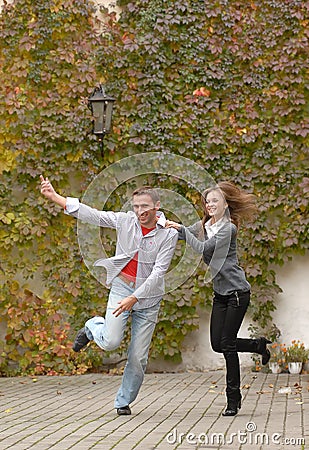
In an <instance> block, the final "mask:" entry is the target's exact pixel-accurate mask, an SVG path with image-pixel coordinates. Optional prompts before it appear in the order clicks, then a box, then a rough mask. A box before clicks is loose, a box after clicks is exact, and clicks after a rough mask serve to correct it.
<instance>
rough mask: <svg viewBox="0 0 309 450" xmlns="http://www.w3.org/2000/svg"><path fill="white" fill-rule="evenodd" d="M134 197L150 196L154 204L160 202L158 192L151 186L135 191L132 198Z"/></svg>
mask: <svg viewBox="0 0 309 450" xmlns="http://www.w3.org/2000/svg"><path fill="white" fill-rule="evenodd" d="M134 195H149V197H151V199H152V201H153V203H154V204H156V203H157V202H159V201H160V197H159V194H158V191H157V190H156V189H154V188H152V187H151V186H141V187H139V188H138V189H135V191H134V192H133V194H132V197H134Z"/></svg>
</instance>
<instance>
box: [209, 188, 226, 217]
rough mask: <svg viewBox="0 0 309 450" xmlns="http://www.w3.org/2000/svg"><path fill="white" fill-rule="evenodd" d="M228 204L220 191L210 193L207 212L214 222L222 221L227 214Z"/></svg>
mask: <svg viewBox="0 0 309 450" xmlns="http://www.w3.org/2000/svg"><path fill="white" fill-rule="evenodd" d="M226 207H227V203H226V201H225V198H224V197H223V194H222V193H221V191H220V190H218V189H216V190H213V191H210V192H208V194H207V196H206V210H207V213H208V215H209V216H210V217H211V218H212V222H216V221H217V220H220V219H221V218H222V217H223V216H224V213H225V209H226Z"/></svg>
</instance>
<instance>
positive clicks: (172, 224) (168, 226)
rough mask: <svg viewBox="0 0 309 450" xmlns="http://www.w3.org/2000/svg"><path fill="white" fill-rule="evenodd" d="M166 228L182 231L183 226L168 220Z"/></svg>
mask: <svg viewBox="0 0 309 450" xmlns="http://www.w3.org/2000/svg"><path fill="white" fill-rule="evenodd" d="M165 228H175V230H180V228H181V224H180V223H177V222H173V221H172V220H167V221H166V222H165Z"/></svg>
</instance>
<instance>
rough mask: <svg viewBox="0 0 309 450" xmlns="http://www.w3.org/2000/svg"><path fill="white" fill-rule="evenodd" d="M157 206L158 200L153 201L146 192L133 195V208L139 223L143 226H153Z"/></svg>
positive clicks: (158, 204)
mask: <svg viewBox="0 0 309 450" xmlns="http://www.w3.org/2000/svg"><path fill="white" fill-rule="evenodd" d="M159 207H160V202H157V203H154V201H153V200H152V198H151V196H150V195H148V194H141V195H133V210H134V212H135V214H136V215H137V218H138V220H139V223H140V224H141V225H142V226H143V227H145V228H154V227H155V226H156V223H157V220H156V214H157V211H158V209H159Z"/></svg>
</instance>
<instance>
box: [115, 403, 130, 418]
mask: <svg viewBox="0 0 309 450" xmlns="http://www.w3.org/2000/svg"><path fill="white" fill-rule="evenodd" d="M117 414H118V416H130V415H131V409H130V406H129V405H127V406H122V407H121V408H117Z"/></svg>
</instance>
